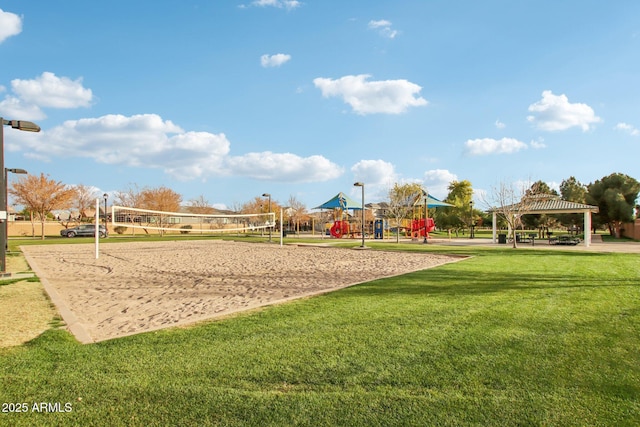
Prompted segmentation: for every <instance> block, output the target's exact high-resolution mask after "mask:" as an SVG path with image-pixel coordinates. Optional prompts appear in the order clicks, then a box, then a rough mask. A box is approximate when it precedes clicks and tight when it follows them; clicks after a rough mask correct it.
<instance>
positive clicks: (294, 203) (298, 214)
mask: <svg viewBox="0 0 640 427" xmlns="http://www.w3.org/2000/svg"><path fill="white" fill-rule="evenodd" d="M288 203H289V206H288V209H287V211H288V212H289V219H290V221H292V222H293V224H294V229H295V231H296V234H300V220H301V219H302V217H303V216H305V215H306V214H307V207H306V206H305V205H304V203H302V202H301V201H299V200H298V199H297V198H296V196H294V195H290V196H289V201H288Z"/></svg>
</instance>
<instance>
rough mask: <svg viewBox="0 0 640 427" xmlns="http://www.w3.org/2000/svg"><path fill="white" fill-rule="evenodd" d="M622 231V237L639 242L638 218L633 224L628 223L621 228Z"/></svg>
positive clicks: (639, 222)
mask: <svg viewBox="0 0 640 427" xmlns="http://www.w3.org/2000/svg"><path fill="white" fill-rule="evenodd" d="M622 228H623V229H624V231H623V233H622V235H623V236H624V237H628V238H630V239H634V240H640V218H638V219H636V220H635V221H634V222H628V223H626V224H624V225H623V226H622Z"/></svg>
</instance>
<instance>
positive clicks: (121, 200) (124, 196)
mask: <svg viewBox="0 0 640 427" xmlns="http://www.w3.org/2000/svg"><path fill="white" fill-rule="evenodd" d="M141 194H142V191H141V190H140V189H139V188H138V186H137V185H136V184H130V185H129V188H127V189H125V190H121V191H116V192H115V194H114V204H116V205H119V206H122V207H125V208H142V196H141ZM118 216H119V218H118V221H121V222H122V221H124V222H131V224H132V225H133V224H134V223H135V222H136V218H139V217H140V216H139V215H137V214H134V213H131V212H130V213H124V214H123V213H122V212H120V213H119V214H118ZM145 232H147V233H148V231H147V230H146V229H145ZM131 234H132V235H133V234H136V228H135V227H131Z"/></svg>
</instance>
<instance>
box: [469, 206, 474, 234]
mask: <svg viewBox="0 0 640 427" xmlns="http://www.w3.org/2000/svg"><path fill="white" fill-rule="evenodd" d="M469 208H470V210H471V212H470V213H471V217H470V220H471V229H470V231H469V238H470V239H473V238H474V235H473V222H474V221H473V200H471V201H470V202H469Z"/></svg>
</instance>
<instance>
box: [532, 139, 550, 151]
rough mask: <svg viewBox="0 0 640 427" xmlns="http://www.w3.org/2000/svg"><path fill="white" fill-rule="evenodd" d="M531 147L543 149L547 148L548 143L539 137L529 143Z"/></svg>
mask: <svg viewBox="0 0 640 427" xmlns="http://www.w3.org/2000/svg"><path fill="white" fill-rule="evenodd" d="M529 147H531V148H533V149H535V150H539V149H542V148H546V147H547V144H545V143H544V139H542V138H538V139H536V140H532V141H531V142H530V143H529Z"/></svg>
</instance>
